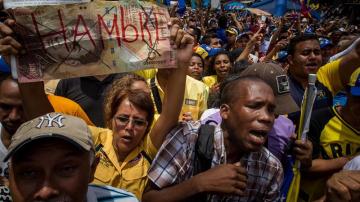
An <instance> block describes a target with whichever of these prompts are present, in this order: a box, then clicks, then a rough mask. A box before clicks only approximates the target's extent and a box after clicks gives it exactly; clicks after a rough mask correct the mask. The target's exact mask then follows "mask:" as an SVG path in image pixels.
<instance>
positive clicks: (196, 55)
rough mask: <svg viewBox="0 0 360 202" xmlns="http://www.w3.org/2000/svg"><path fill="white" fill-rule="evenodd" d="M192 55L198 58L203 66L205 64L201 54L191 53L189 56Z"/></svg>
mask: <svg viewBox="0 0 360 202" xmlns="http://www.w3.org/2000/svg"><path fill="white" fill-rule="evenodd" d="M194 56H195V57H199V58H200V60H201V63H202V65H203V67H204V66H205V61H204V59H203V58H202V57H201V55H199V54H197V53H193V54H192V56H191V57H194Z"/></svg>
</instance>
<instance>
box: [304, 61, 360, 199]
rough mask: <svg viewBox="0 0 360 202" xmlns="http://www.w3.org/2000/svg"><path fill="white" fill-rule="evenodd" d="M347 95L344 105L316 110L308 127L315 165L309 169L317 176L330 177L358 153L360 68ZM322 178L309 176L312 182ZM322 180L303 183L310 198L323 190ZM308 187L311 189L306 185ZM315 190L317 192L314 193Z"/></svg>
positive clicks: (313, 163) (351, 82)
mask: <svg viewBox="0 0 360 202" xmlns="http://www.w3.org/2000/svg"><path fill="white" fill-rule="evenodd" d="M346 96H347V98H348V101H347V104H346V105H345V106H341V105H338V106H334V107H331V108H330V107H329V108H324V109H320V110H318V111H315V112H314V114H313V116H312V118H311V121H310V130H309V133H308V134H309V135H308V136H309V139H310V140H311V141H312V143H313V145H314V150H313V159H314V160H313V162H312V167H311V168H310V169H309V171H308V172H309V173H310V174H312V175H314V176H319V174H322V177H324V176H325V178H326V177H329V176H331V175H332V174H334V173H335V172H338V171H340V170H342V169H343V167H344V165H345V164H346V163H347V162H348V161H349V160H351V159H352V158H353V157H354V156H356V155H358V152H359V149H360V138H359V136H360V119H359V114H360V68H358V69H357V70H356V71H355V72H354V73H353V74H352V76H351V78H350V81H349V83H348V85H347V87H346ZM315 179H317V180H318V181H321V179H323V178H320V179H319V177H317V178H312V179H311V180H310V179H309V182H308V183H309V184H315V183H313V182H314V180H315ZM323 186H324V184H323V183H320V182H319V183H318V184H317V186H315V187H314V186H304V190H305V191H306V193H307V194H308V196H309V201H310V200H313V199H316V196H320V195H318V194H321V193H322V191H321V190H322V189H321V188H322V187H323ZM306 187H308V188H309V189H305V188H306ZM316 188H318V189H320V191H319V190H318V189H316ZM313 192H315V193H316V195H312V194H315V193H313Z"/></svg>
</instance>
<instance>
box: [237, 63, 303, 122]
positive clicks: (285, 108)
mask: <svg viewBox="0 0 360 202" xmlns="http://www.w3.org/2000/svg"><path fill="white" fill-rule="evenodd" d="M241 76H258V77H260V78H261V79H263V80H264V81H266V82H267V83H268V84H269V85H270V86H271V88H272V89H273V91H274V93H275V103H276V108H275V114H279V115H281V114H290V113H292V112H296V111H299V110H300V109H299V107H298V106H297V104H296V103H295V101H294V100H293V98H292V97H291V95H290V84H289V78H288V77H287V75H286V72H285V71H284V70H283V69H282V68H281V66H279V65H277V64H274V63H255V64H252V65H250V66H249V67H248V68H246V69H245V70H244V71H243V72H242V73H241Z"/></svg>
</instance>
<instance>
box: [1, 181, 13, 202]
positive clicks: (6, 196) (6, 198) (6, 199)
mask: <svg viewBox="0 0 360 202" xmlns="http://www.w3.org/2000/svg"><path fill="white" fill-rule="evenodd" d="M0 201H2V202H10V201H12V198H11V195H10V189H9V188H8V187H6V186H4V185H0Z"/></svg>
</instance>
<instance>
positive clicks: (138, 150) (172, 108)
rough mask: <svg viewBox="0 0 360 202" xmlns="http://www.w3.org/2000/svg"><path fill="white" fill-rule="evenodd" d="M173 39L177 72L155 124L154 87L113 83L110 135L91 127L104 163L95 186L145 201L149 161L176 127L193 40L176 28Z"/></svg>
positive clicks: (131, 80)
mask: <svg viewBox="0 0 360 202" xmlns="http://www.w3.org/2000/svg"><path fill="white" fill-rule="evenodd" d="M171 40H172V43H173V46H174V48H176V49H177V66H178V68H177V69H174V70H172V73H171V75H170V76H169V78H168V79H169V82H168V85H167V87H166V89H164V91H165V97H164V101H163V106H162V109H163V110H162V113H161V114H160V117H159V119H158V120H157V121H156V122H154V123H152V122H153V117H154V106H153V101H152V99H151V95H150V88H149V87H148V86H147V83H146V81H145V80H144V79H143V78H141V77H139V76H136V75H128V76H125V77H123V78H121V79H120V80H118V81H115V82H114V83H113V85H112V88H111V89H109V93H108V96H107V97H106V103H105V122H106V125H107V127H108V128H109V129H110V130H109V129H100V128H95V127H92V128H91V130H92V133H93V137H94V143H95V146H96V150H97V151H96V154H97V156H98V157H99V159H100V161H99V164H98V166H97V168H96V171H95V178H94V181H93V183H95V184H106V185H111V186H114V187H118V188H121V189H125V190H127V191H130V192H132V193H134V194H135V195H136V196H137V197H138V198H139V199H141V196H142V192H143V190H144V188H145V185H146V183H147V171H148V169H149V167H150V165H151V161H152V159H153V158H154V157H155V155H156V153H157V150H158V149H159V148H160V146H161V144H162V142H163V140H164V138H165V135H166V134H167V133H168V132H169V131H170V130H171V129H172V128H173V127H174V126H175V125H176V124H177V122H178V117H179V113H180V110H181V106H182V101H183V97H182V96H183V95H184V88H185V76H186V71H187V67H188V66H189V61H190V58H191V56H192V43H193V39H192V38H191V37H190V35H187V34H185V32H184V31H183V30H180V29H179V26H178V25H174V26H173V27H172V29H171ZM159 71H162V70H159ZM180 95H181V96H180ZM179 96H180V97H179Z"/></svg>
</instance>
